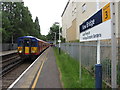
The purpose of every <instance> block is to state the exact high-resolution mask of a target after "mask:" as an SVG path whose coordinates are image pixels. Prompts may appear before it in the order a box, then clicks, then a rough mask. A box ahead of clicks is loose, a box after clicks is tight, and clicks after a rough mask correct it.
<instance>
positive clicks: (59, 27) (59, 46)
mask: <svg viewBox="0 0 120 90" xmlns="http://www.w3.org/2000/svg"><path fill="white" fill-rule="evenodd" d="M55 24H58V25H59V40H58V42H59V54H60V42H61V40H60V35H61V33H60V24H59V22H55Z"/></svg>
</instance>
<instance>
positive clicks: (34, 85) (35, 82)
mask: <svg viewBox="0 0 120 90" xmlns="http://www.w3.org/2000/svg"><path fill="white" fill-rule="evenodd" d="M45 56H46V55H45ZM46 59H47V58H46V57H45V58H44V60H43V61H42V65H41V67H40V69H39V72H38V73H37V76H36V78H35V80H34V83H33V85H32V90H34V88H35V87H36V84H37V81H38V79H39V76H40V73H41V70H42V68H43V65H44V62H45V61H46Z"/></svg>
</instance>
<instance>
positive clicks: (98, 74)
mask: <svg viewBox="0 0 120 90" xmlns="http://www.w3.org/2000/svg"><path fill="white" fill-rule="evenodd" d="M95 87H96V90H102V65H101V64H96V65H95ZM100 88H101V89H100Z"/></svg>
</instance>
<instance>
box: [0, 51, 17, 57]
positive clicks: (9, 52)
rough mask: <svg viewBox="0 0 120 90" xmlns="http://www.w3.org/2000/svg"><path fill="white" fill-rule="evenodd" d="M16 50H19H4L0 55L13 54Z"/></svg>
mask: <svg viewBox="0 0 120 90" xmlns="http://www.w3.org/2000/svg"><path fill="white" fill-rule="evenodd" d="M16 52H17V50H10V51H2V52H0V56H4V55H8V54H11V53H16Z"/></svg>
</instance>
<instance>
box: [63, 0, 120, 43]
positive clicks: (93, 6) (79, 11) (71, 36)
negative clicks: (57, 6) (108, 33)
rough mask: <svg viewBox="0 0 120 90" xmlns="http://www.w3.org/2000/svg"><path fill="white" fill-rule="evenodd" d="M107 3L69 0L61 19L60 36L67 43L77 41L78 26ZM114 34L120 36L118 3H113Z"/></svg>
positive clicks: (119, 5) (119, 9)
mask: <svg viewBox="0 0 120 90" xmlns="http://www.w3.org/2000/svg"><path fill="white" fill-rule="evenodd" d="M96 1H98V0H96ZM108 3H109V2H82V1H81V2H77V1H75V0H69V1H68V3H67V5H66V7H65V9H64V11H63V13H62V15H61V17H62V36H63V37H64V38H65V39H66V41H67V42H71V41H76V40H79V37H80V36H79V35H80V32H79V30H80V29H79V26H80V25H81V24H82V23H83V22H84V21H86V20H87V19H88V18H89V17H91V16H92V15H94V14H95V12H97V11H98V10H99V9H101V8H102V7H104V6H105V5H106V4H108ZM115 10H116V11H115V12H116V13H115V15H116V17H115V18H116V32H117V36H119V35H120V2H119V3H118V2H116V3H115Z"/></svg>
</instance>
